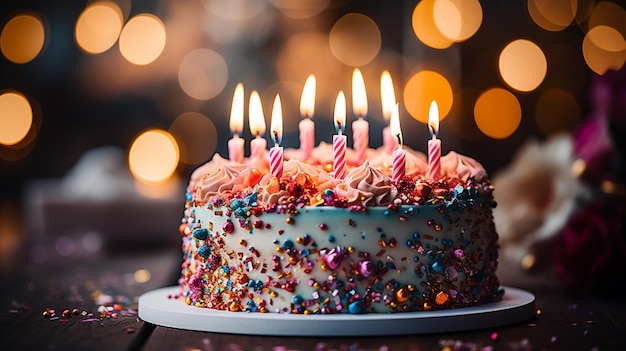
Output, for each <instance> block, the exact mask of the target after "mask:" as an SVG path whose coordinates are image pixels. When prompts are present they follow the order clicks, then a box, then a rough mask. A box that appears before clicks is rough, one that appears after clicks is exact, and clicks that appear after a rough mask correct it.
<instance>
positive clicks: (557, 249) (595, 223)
mask: <svg viewBox="0 0 626 351" xmlns="http://www.w3.org/2000/svg"><path fill="white" fill-rule="evenodd" d="M613 200H614V201H613ZM553 258H554V261H555V262H554V268H555V270H556V272H557V274H558V275H559V276H560V278H561V279H562V281H563V283H564V284H565V285H567V286H570V287H581V288H585V289H589V290H590V289H595V288H602V287H604V286H607V287H608V286H616V284H617V285H619V283H616V282H620V281H621V282H623V281H624V276H625V275H624V269H626V204H625V203H624V202H620V201H619V199H611V198H606V197H605V198H601V199H599V200H597V201H595V202H592V203H590V204H589V205H588V206H586V207H583V208H582V209H581V210H579V211H578V212H576V213H575V214H574V215H572V216H571V217H570V219H569V221H568V222H567V224H566V225H565V227H564V228H563V229H562V231H561V232H560V233H559V234H558V235H557V236H556V242H555V245H554V257H553Z"/></svg>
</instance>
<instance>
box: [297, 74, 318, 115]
mask: <svg viewBox="0 0 626 351" xmlns="http://www.w3.org/2000/svg"><path fill="white" fill-rule="evenodd" d="M315 87H316V80H315V76H314V75H312V74H311V75H309V77H308V78H307V79H306V82H305V83H304V89H302V97H301V98H300V115H301V116H302V117H303V118H304V117H308V118H312V117H313V112H314V111H315Z"/></svg>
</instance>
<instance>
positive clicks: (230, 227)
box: [222, 219, 235, 234]
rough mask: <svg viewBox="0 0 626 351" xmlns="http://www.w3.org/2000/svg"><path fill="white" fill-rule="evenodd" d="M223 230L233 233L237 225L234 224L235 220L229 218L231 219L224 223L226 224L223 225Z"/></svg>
mask: <svg viewBox="0 0 626 351" xmlns="http://www.w3.org/2000/svg"><path fill="white" fill-rule="evenodd" d="M222 230H223V231H224V232H225V233H228V234H230V233H232V232H233V231H234V230H235V225H234V224H233V222H232V221H231V220H230V219H229V220H227V221H226V222H225V223H224V225H223V226H222Z"/></svg>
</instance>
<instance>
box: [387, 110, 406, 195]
mask: <svg viewBox="0 0 626 351" xmlns="http://www.w3.org/2000/svg"><path fill="white" fill-rule="evenodd" d="M389 129H390V132H391V134H392V135H393V136H395V137H396V139H397V140H398V148H397V149H396V150H394V151H393V165H392V169H391V170H392V174H391V180H392V181H393V182H394V183H397V182H399V181H401V180H402V179H403V178H404V176H405V174H406V150H404V149H403V148H402V144H403V143H402V130H401V129H400V113H399V111H398V104H395V106H394V108H393V110H392V112H391V117H390V119H389Z"/></svg>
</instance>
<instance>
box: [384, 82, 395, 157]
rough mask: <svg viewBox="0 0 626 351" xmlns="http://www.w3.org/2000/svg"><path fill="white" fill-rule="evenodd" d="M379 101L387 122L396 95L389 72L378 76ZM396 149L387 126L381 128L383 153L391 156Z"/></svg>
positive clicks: (393, 106)
mask: <svg viewBox="0 0 626 351" xmlns="http://www.w3.org/2000/svg"><path fill="white" fill-rule="evenodd" d="M380 100H381V103H382V108H383V117H384V118H385V121H387V122H389V120H390V117H391V112H392V111H393V109H394V108H395V105H396V94H395V92H394V89H393V81H392V80H391V74H389V71H384V72H383V73H382V74H381V76H380ZM397 148H398V140H397V139H396V138H394V137H393V135H391V131H390V130H389V125H387V126H385V128H383V151H384V152H385V153H387V154H391V153H392V152H393V151H394V150H396V149H397Z"/></svg>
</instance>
